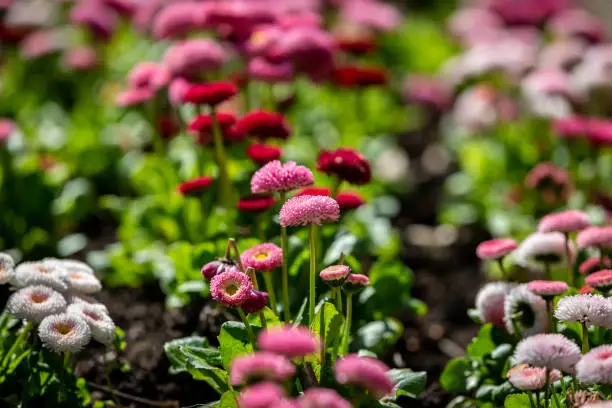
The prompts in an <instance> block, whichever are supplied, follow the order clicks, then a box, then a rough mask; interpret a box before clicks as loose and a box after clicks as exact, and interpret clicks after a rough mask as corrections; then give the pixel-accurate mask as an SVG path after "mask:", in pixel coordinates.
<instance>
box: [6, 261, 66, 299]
mask: <svg viewBox="0 0 612 408" xmlns="http://www.w3.org/2000/svg"><path fill="white" fill-rule="evenodd" d="M66 273H67V272H66V270H65V269H64V268H63V267H61V266H59V265H56V264H52V263H48V262H23V263H20V264H19V265H18V266H17V268H15V280H14V283H15V286H17V287H20V288H23V287H25V286H31V285H45V286H48V287H50V288H53V289H55V290H57V291H59V292H64V291H66V290H68V285H67V284H66V282H64V278H65V276H66Z"/></svg>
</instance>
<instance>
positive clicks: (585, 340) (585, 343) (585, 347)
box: [582, 323, 589, 354]
mask: <svg viewBox="0 0 612 408" xmlns="http://www.w3.org/2000/svg"><path fill="white" fill-rule="evenodd" d="M588 351H589V329H588V327H587V325H586V323H582V354H585V353H588Z"/></svg>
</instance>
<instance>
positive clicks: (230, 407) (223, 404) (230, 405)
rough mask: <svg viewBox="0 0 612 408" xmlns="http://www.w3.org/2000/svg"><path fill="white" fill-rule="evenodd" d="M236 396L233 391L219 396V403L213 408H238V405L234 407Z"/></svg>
mask: <svg viewBox="0 0 612 408" xmlns="http://www.w3.org/2000/svg"><path fill="white" fill-rule="evenodd" d="M237 396H238V393H236V392H235V391H227V392H225V393H224V394H223V395H222V396H221V399H220V400H219V403H218V404H217V405H215V407H217V408H238V405H236V397H237Z"/></svg>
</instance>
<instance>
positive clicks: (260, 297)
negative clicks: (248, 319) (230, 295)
mask: <svg viewBox="0 0 612 408" xmlns="http://www.w3.org/2000/svg"><path fill="white" fill-rule="evenodd" d="M269 297H270V295H268V293H267V292H260V291H258V290H252V291H251V294H250V295H249V298H248V299H247V300H246V301H245V302H244V303H243V304H242V306H240V307H241V308H242V310H244V312H245V313H257V312H259V311H261V310H262V309H263V308H264V307H266V305H267V304H268V298H269Z"/></svg>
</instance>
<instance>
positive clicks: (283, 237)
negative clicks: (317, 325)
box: [280, 191, 291, 323]
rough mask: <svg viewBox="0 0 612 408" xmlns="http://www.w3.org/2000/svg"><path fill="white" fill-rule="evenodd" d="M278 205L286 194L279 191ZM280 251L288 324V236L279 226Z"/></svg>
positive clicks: (284, 310) (285, 230) (285, 197)
mask: <svg viewBox="0 0 612 408" xmlns="http://www.w3.org/2000/svg"><path fill="white" fill-rule="evenodd" d="M280 198H281V199H280V201H281V202H280V205H281V207H282V206H283V204H285V201H287V193H286V192H284V191H281V193H280ZM281 249H282V251H283V268H282V272H283V274H282V279H283V313H284V315H285V322H287V323H289V321H290V320H291V310H290V307H289V273H288V271H287V270H288V263H289V236H288V234H287V227H283V226H281Z"/></svg>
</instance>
